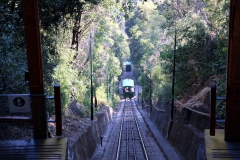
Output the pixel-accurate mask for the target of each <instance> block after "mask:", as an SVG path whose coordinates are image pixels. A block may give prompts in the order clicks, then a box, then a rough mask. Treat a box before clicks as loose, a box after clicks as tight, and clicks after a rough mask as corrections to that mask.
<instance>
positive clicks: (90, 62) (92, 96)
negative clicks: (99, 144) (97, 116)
mask: <svg viewBox="0 0 240 160" xmlns="http://www.w3.org/2000/svg"><path fill="white" fill-rule="evenodd" d="M90 56H91V62H90V63H91V67H90V68H91V69H90V71H91V120H92V121H93V63H92V61H93V55H92V35H91V33H90Z"/></svg>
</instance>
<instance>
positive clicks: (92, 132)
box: [68, 107, 113, 160]
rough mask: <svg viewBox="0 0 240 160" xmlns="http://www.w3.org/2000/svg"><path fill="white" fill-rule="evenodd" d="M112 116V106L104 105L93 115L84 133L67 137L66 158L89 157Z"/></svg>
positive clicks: (85, 159) (87, 158) (75, 159)
mask: <svg viewBox="0 0 240 160" xmlns="http://www.w3.org/2000/svg"><path fill="white" fill-rule="evenodd" d="M112 117H113V110H112V108H110V107H105V108H103V110H102V111H101V112H98V113H97V114H96V115H95V118H94V121H93V122H92V124H91V125H90V126H89V127H88V128H87V131H86V132H85V133H83V134H80V135H77V136H76V137H77V138H76V139H68V159H69V160H79V159H84V160H89V159H91V157H92V156H93V154H94V152H95V149H96V147H97V145H98V144H100V140H101V136H102V135H103V134H104V132H105V130H106V128H107V126H108V123H109V122H110V121H111V120H112ZM76 134H77V133H76Z"/></svg>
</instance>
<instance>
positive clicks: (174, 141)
mask: <svg viewBox="0 0 240 160" xmlns="http://www.w3.org/2000/svg"><path fill="white" fill-rule="evenodd" d="M206 103H208V102H206ZM161 108H162V109H163V108H164V109H163V110H161ZM190 109H192V110H194V111H191V110H189V109H187V108H177V107H174V115H173V123H172V127H170V126H171V104H169V105H168V106H167V105H164V104H162V106H161V107H158V108H157V109H156V108H155V107H154V106H153V107H152V113H151V114H150V119H151V120H152V121H153V122H154V123H155V124H156V126H157V127H158V129H159V130H160V132H161V133H162V134H163V135H164V137H165V138H166V139H167V140H168V142H169V143H170V144H171V145H172V146H173V147H174V148H175V149H176V150H177V151H178V152H179V154H180V155H181V156H182V157H184V159H186V160H204V159H206V156H205V140H204V129H206V128H209V116H208V114H209V106H207V105H205V104H203V105H202V106H198V107H191V108H190ZM195 111H196V112H195ZM203 113H206V114H203Z"/></svg>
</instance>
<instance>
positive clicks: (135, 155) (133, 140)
mask: <svg viewBox="0 0 240 160" xmlns="http://www.w3.org/2000/svg"><path fill="white" fill-rule="evenodd" d="M132 112H133V108H132ZM131 124H132V123H131ZM131 128H132V143H133V144H132V146H133V154H134V159H135V160H137V154H136V147H135V137H134V132H133V124H132V125H131Z"/></svg>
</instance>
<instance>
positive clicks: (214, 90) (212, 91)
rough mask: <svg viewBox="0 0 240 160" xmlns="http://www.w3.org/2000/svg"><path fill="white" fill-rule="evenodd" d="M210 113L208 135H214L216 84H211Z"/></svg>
mask: <svg viewBox="0 0 240 160" xmlns="http://www.w3.org/2000/svg"><path fill="white" fill-rule="evenodd" d="M210 106H211V115H210V136H215V126H216V119H215V115H216V85H211V105H210Z"/></svg>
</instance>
